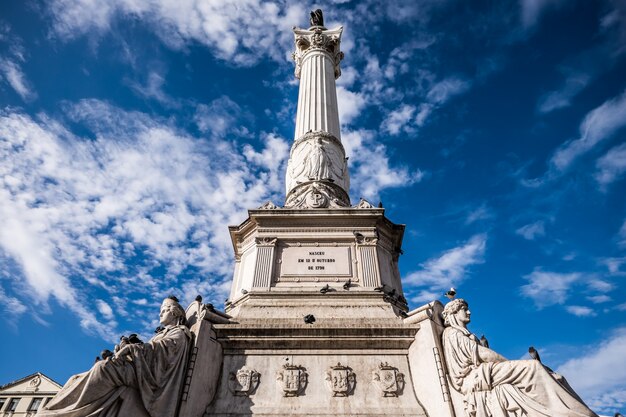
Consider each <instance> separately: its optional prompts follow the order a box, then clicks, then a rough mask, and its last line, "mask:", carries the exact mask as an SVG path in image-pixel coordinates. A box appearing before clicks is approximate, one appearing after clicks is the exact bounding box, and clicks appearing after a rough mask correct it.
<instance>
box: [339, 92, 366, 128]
mask: <svg viewBox="0 0 626 417" xmlns="http://www.w3.org/2000/svg"><path fill="white" fill-rule="evenodd" d="M366 105H367V99H366V98H365V96H364V95H363V94H361V93H355V92H352V91H350V90H348V89H347V88H345V87H343V86H338V87H337V106H338V107H339V121H340V122H341V124H342V126H347V125H349V124H350V123H352V121H353V120H354V119H356V118H357V117H359V115H360V114H361V111H362V110H363V109H364V108H365V107H366Z"/></svg>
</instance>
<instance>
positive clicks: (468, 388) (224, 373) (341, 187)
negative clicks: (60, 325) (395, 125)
mask: <svg viewBox="0 0 626 417" xmlns="http://www.w3.org/2000/svg"><path fill="white" fill-rule="evenodd" d="M293 31H294V35H295V48H296V51H295V52H294V54H293V57H294V60H295V63H296V71H295V75H296V77H298V78H299V79H300V92H299V97H298V110H297V117H296V129H295V138H294V139H295V140H294V142H293V145H292V147H291V153H290V158H289V162H288V167H287V173H286V199H285V203H284V205H283V206H280V207H279V206H278V205H276V204H274V203H272V202H267V203H265V204H263V205H262V206H261V207H259V208H258V209H254V210H249V211H248V218H247V219H246V220H245V221H244V222H243V223H241V224H240V225H238V226H231V227H230V229H229V230H230V236H231V239H232V244H233V249H234V253H235V267H234V275H233V282H232V288H231V292H230V296H229V299H228V301H227V303H226V312H225V313H221V312H219V311H216V310H215V309H214V308H213V306H212V305H210V304H203V303H202V299H201V297H198V298H197V299H196V301H195V302H194V303H192V305H191V306H189V308H188V309H187V311H186V320H185V326H183V325H182V324H181V323H178V321H177V322H176V323H174V322H170V321H171V320H169V318H168V317H169V316H167V317H166V320H165V322H167V323H165V322H164V325H166V327H167V326H170V327H171V326H176V327H175V329H174V328H173V327H171V329H170V330H168V331H167V332H166V333H165V335H167V334H170V335H172V336H174V335H176V336H177V337H178V338H179V339H180V340H179V341H178V342H177V343H179V344H178V346H179V347H181V348H182V351H181V352H186V353H180V354H176V355H173V356H172V357H171V358H169V357H168V356H167V355H165V353H163V354H160V355H156V356H150V358H151V359H150V360H148V359H146V358H148V356H146V355H144V353H145V352H146V351H157V347H158V346H159V345H160V344H162V343H165V342H167V340H163V339H166V338H167V336H163V337H162V338H159V336H158V335H157V336H156V337H155V338H154V339H152V341H150V342H148V344H147V347H136V346H135V345H132V346H130V347H128V348H126V347H124V348H122V350H124V349H127V351H126V352H125V355H122V354H120V353H119V352H117V353H115V356H114V357H113V358H112V359H111V358H109V359H106V360H105V361H104V362H103V363H102V364H101V365H99V364H96V365H94V368H92V370H91V371H89V372H87V373H86V374H81V375H78V376H76V377H74V379H71V380H70V381H69V382H68V384H66V387H64V388H63V390H62V391H61V393H64V394H63V395H61V394H60V395H59V396H57V398H55V400H53V401H51V403H50V406H49V407H48V408H50V409H51V410H50V411H49V412H44V413H43V414H41V415H45V416H52V415H55V416H61V415H62V416H68V417H69V416H72V417H82V416H87V415H89V416H92V415H93V416H131V415H132V416H135V415H140V416H141V415H149V416H150V417H160V416H169V415H171V416H174V415H177V416H179V417H202V416H222V417H226V416H228V417H239V416H251V415H258V416H267V417H270V416H284V415H290V416H310V417H311V416H320V417H321V416H363V417H374V416H384V415H393V416H433V417H435V416H436V417H508V416H515V417H521V416H529V417H538V416H559V417H560V416H563V417H565V416H595V414H594V413H593V412H591V411H590V410H589V409H588V408H587V407H586V406H585V405H584V404H583V403H582V401H581V400H580V398H578V396H576V394H575V393H574V392H573V391H572V390H571V388H570V387H569V386H568V385H567V383H566V381H565V380H564V379H563V378H560V377H558V376H556V375H554V374H553V373H552V372H551V371H549V369H547V368H544V366H543V365H542V364H541V363H540V362H539V361H537V360H531V361H507V360H505V359H504V358H502V357H501V356H500V355H498V354H497V353H495V352H494V351H492V350H490V349H488V348H487V347H485V346H482V344H480V343H479V341H478V340H477V339H476V338H475V337H474V336H473V335H471V333H469V331H468V330H467V327H466V325H467V323H468V322H469V315H470V313H469V311H468V310H467V304H466V303H464V302H463V301H462V300H453V301H451V302H450V303H449V304H448V306H446V309H445V310H444V307H443V305H442V304H441V303H439V302H438V301H434V302H432V303H429V304H427V305H424V306H422V307H419V308H417V309H415V310H413V311H408V306H407V301H406V299H405V298H404V295H403V291H402V284H401V280H400V273H399V269H398V257H399V256H400V254H401V253H402V251H401V247H402V238H403V234H404V225H398V224H394V223H392V222H391V221H390V220H389V219H387V217H386V216H385V210H384V209H383V208H378V207H374V206H372V204H370V203H369V202H367V201H365V200H361V201H359V202H357V203H356V204H355V205H352V203H351V202H350V197H349V183H350V182H349V176H348V165H347V158H346V155H345V150H344V148H343V145H342V144H341V134H340V125H339V115H338V109H337V93H336V87H335V80H336V79H337V78H338V77H339V76H340V75H341V70H340V63H341V60H342V59H343V53H342V52H341V49H340V43H341V34H342V28H341V27H339V28H336V29H327V28H326V27H324V19H323V15H322V12H321V10H316V11H315V12H312V13H311V27H309V28H308V29H300V28H294V30H293ZM448 294H451V295H450V298H454V290H451V291H449V292H448ZM179 315H180V314H178V316H179ZM444 315H445V321H444ZM162 321H163V318H162ZM444 329H445V330H444ZM177 340H178V339H177ZM485 344H486V343H485ZM187 346H189V348H188V349H187ZM168 352H169V353H170V354H172V352H173V351H170V350H168ZM124 358H126V359H128V360H125V359H124ZM159 358H161V359H162V360H161V362H159ZM181 358H182V359H181ZM115 361H117V362H115ZM144 362H145V363H146V367H145V369H144V368H142V366H143V365H142V364H143V363H144ZM99 363H100V362H99ZM110 363H115V364H116V365H110ZM137 366H139V368H138V367H137ZM155 369H158V372H156V371H154V372H156V373H155V374H154V375H152V374H150V373H149V372H146V371H145V370H148V371H150V370H155ZM119 370H123V372H121V371H120V372H121V375H122V376H123V378H122V379H121V380H119V381H118V380H115V381H112V379H113V377H112V375H113V374H114V373H115V372H118V371H119ZM164 374H168V375H172V377H171V378H169V379H168V378H165V379H163V378H161V377H162V376H163V375H164ZM98 378H99V379H98ZM146 378H148V380H146ZM94 381H95V382H97V383H96V384H94V383H93V382H94ZM90 382H92V383H91V384H90ZM81 386H82V387H84V389H85V390H86V391H84V392H89V393H92V392H95V393H96V394H98V395H100V394H101V395H100V397H102V398H100V397H99V398H100V399H99V400H97V401H100V402H104V403H107V404H108V402H110V401H117V398H122V399H123V401H122V402H121V404H118V406H120V407H125V406H128V407H136V408H137V409H139V410H140V411H137V412H134V411H133V412H128V411H124V410H125V409H123V408H119V409H115V410H111V409H110V408H109V409H106V410H105V409H103V410H104V411H102V412H100V411H99V409H94V405H93V404H94V403H95V402H97V401H96V400H93V401H91V402H90V401H85V398H86V397H89V396H88V395H81V393H83V394H84V392H83V391H81V390H80V387H81ZM77 387H78V388H77ZM148 388H149V389H148ZM90 390H91V391H90ZM120 391H121V392H120ZM157 392H161V393H164V395H163V396H162V397H161V396H157V397H155V396H154V394H155V393H157ZM175 393H176V394H178V395H174V394H175ZM96 396H97V395H96ZM92 397H93V395H92ZM87 399H89V398H87ZM72 400H76V401H74V402H72ZM80 401H83V402H82V403H81V402H80ZM133 401H134V402H133ZM137 404H138V405H137ZM142 406H143V408H142ZM63 407H65V409H67V410H69V411H71V412H72V413H67V414H63V413H62V412H58V413H55V412H54V411H53V410H58V409H63ZM80 407H86V409H87V411H88V413H83V414H81V413H80V410H79V411H76V410H77V409H80ZM155 407H156V408H155ZM128 409H129V410H131V409H132V408H128ZM120 410H121V411H120ZM173 410H175V412H174V411H173ZM176 410H177V411H176Z"/></svg>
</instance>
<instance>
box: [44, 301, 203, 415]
mask: <svg viewBox="0 0 626 417" xmlns="http://www.w3.org/2000/svg"><path fill="white" fill-rule="evenodd" d="M160 321H161V325H162V326H163V328H162V330H160V331H159V333H158V334H156V335H155V336H154V337H153V338H152V339H151V340H150V341H149V342H147V343H135V344H133V343H129V344H125V345H123V346H121V345H120V346H121V347H120V348H119V350H117V352H116V353H115V355H113V356H111V357H108V358H107V359H105V360H100V361H98V362H96V363H95V364H94V366H93V367H92V368H91V369H90V370H89V371H87V372H85V373H82V374H78V375H74V376H72V377H71V378H70V379H69V380H68V381H67V383H66V384H65V386H64V387H63V388H62V389H61V391H59V393H58V394H57V395H56V396H55V397H54V398H53V399H52V400H50V402H49V403H48V404H46V406H45V407H44V408H43V409H42V410H41V411H39V413H38V414H37V416H40V417H52V416H55V417H87V416H89V417H114V416H118V417H174V416H175V415H176V411H177V407H178V402H179V398H180V395H181V390H182V385H183V383H184V378H185V370H186V367H187V357H188V352H189V343H190V339H191V337H190V333H189V329H188V328H187V327H186V326H185V325H184V322H185V311H184V310H183V308H182V307H181V306H180V304H179V303H178V300H177V299H176V298H175V297H168V298H166V299H165V300H164V301H163V304H162V305H161V313H160Z"/></svg>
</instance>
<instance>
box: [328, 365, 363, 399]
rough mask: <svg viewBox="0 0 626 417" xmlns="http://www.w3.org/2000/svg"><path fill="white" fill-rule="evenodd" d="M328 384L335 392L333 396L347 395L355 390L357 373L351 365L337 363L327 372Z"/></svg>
mask: <svg viewBox="0 0 626 417" xmlns="http://www.w3.org/2000/svg"><path fill="white" fill-rule="evenodd" d="M326 385H327V386H328V388H329V389H330V390H331V392H332V393H333V397H347V396H348V395H350V394H352V391H353V390H354V387H355V385H356V375H355V373H354V372H352V369H351V368H350V367H348V366H343V365H341V364H340V363H337V365H336V366H331V367H330V369H329V370H328V372H326Z"/></svg>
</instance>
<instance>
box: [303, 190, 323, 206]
mask: <svg viewBox="0 0 626 417" xmlns="http://www.w3.org/2000/svg"><path fill="white" fill-rule="evenodd" d="M306 199H307V205H308V206H309V207H311V208H324V207H327V206H328V199H327V198H326V196H325V195H324V194H322V193H320V192H317V191H313V192H312V193H311V194H309V195H307V196H306Z"/></svg>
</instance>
